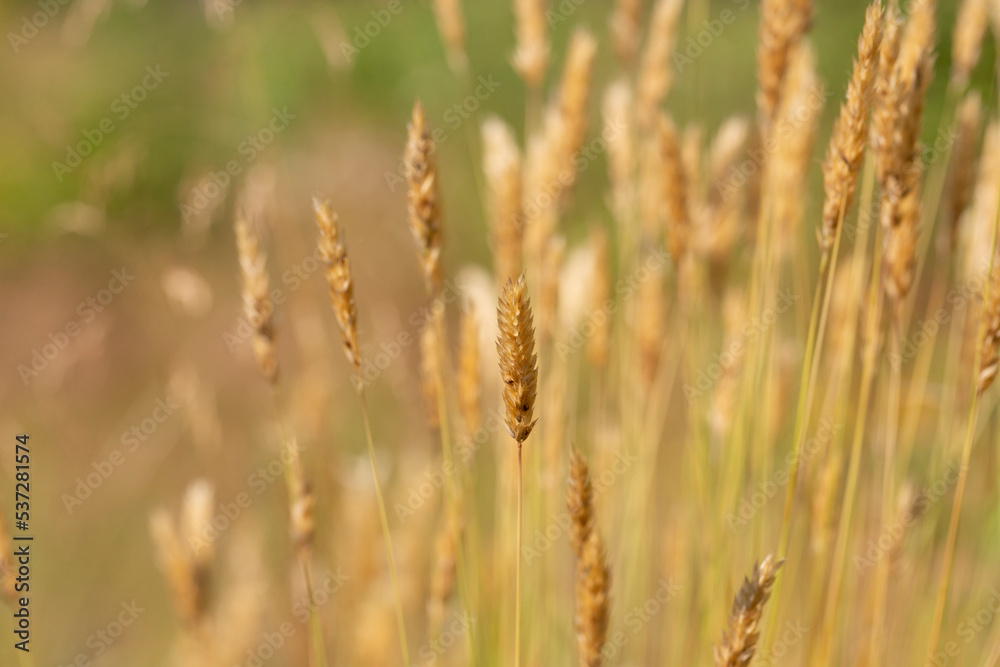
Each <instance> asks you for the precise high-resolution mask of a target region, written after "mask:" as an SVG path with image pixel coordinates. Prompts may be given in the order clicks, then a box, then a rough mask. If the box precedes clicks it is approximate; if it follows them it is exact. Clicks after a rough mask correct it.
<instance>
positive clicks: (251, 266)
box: [235, 211, 278, 384]
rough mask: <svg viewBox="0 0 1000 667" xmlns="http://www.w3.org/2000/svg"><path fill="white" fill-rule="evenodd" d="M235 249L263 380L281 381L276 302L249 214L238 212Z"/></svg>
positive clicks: (264, 256) (244, 309)
mask: <svg viewBox="0 0 1000 667" xmlns="http://www.w3.org/2000/svg"><path fill="white" fill-rule="evenodd" d="M235 227H236V250H237V254H238V255H239V260H240V274H241V276H242V278H243V311H244V314H245V315H246V318H247V319H248V320H249V321H250V324H251V326H253V328H254V337H253V351H254V357H256V359H257V366H258V367H259V368H260V372H261V374H262V375H263V376H264V379H265V380H267V381H268V382H269V383H270V384H274V383H276V382H277V381H278V354H277V351H276V346H275V340H274V339H275V330H274V304H273V303H272V302H271V295H270V288H269V279H268V275H267V256H266V255H264V253H263V252H261V249H260V241H259V240H258V238H257V233H256V232H255V231H254V230H253V228H252V226H251V223H250V222H249V220H247V217H246V214H245V213H244V212H243V211H239V212H238V213H237V214H236V224H235Z"/></svg>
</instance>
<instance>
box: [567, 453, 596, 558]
mask: <svg viewBox="0 0 1000 667" xmlns="http://www.w3.org/2000/svg"><path fill="white" fill-rule="evenodd" d="M566 508H567V509H568V510H569V517H570V522H571V523H570V533H569V544H570V547H572V549H573V553H574V554H575V555H576V557H577V558H583V549H584V546H585V545H586V542H587V537H588V536H589V535H590V533H591V531H592V530H593V527H594V490H593V486H592V485H591V482H590V470H589V468H588V466H587V461H586V460H585V459H584V458H583V455H582V454H581V453H580V450H578V449H577V448H576V447H575V446H571V447H570V450H569V493H568V494H567V496H566Z"/></svg>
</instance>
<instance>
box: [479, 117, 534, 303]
mask: <svg viewBox="0 0 1000 667" xmlns="http://www.w3.org/2000/svg"><path fill="white" fill-rule="evenodd" d="M482 134H483V171H484V173H485V174H486V181H487V183H488V185H489V200H490V216H491V222H492V235H493V256H494V262H495V264H496V274H497V278H498V279H499V282H500V284H503V283H504V282H505V281H506V280H507V279H508V278H513V277H515V276H517V275H520V273H521V241H522V235H523V231H524V219H523V216H522V212H521V152H520V150H519V149H518V147H517V141H516V140H515V139H514V133H513V131H512V130H511V129H510V127H509V126H508V125H507V124H506V123H504V122H503V121H502V120H500V119H499V118H496V117H490V118H487V119H486V121H485V122H484V123H483V127H482Z"/></svg>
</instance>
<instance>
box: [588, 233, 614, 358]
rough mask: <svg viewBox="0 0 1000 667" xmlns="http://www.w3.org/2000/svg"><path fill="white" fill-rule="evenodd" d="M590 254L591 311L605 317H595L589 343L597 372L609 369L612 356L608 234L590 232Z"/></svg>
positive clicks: (590, 353)
mask: <svg viewBox="0 0 1000 667" xmlns="http://www.w3.org/2000/svg"><path fill="white" fill-rule="evenodd" d="M590 252H591V254H592V256H593V258H594V271H593V274H592V276H593V277H592V281H591V286H590V309H591V312H592V313H594V314H597V313H600V314H602V315H603V316H602V317H595V318H594V329H593V332H592V333H591V334H590V338H589V339H588V340H587V359H588V360H589V361H590V363H592V364H593V365H594V367H595V368H597V369H604V368H607V365H608V358H609V356H610V355H611V313H610V308H609V307H608V304H609V303H610V299H611V267H610V266H609V260H610V257H609V254H608V253H609V249H608V233H607V232H606V231H605V230H604V227H600V226H595V227H594V228H593V229H592V230H591V232H590Z"/></svg>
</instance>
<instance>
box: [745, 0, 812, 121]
mask: <svg viewBox="0 0 1000 667" xmlns="http://www.w3.org/2000/svg"><path fill="white" fill-rule="evenodd" d="M812 14H813V7H812V2H811V0H763V1H762V2H761V6H760V31H759V32H760V34H759V41H758V46H757V78H758V85H759V89H758V92H757V108H758V110H759V113H760V120H761V128H762V129H763V130H764V134H765V136H766V135H767V134H768V132H769V130H770V126H771V124H772V123H773V122H774V119H775V114H776V113H777V111H778V106H779V104H780V103H781V93H782V89H783V87H784V81H785V74H786V72H787V71H788V63H789V61H790V59H791V54H792V53H793V51H794V50H795V48H796V47H797V46H798V44H799V42H800V40H801V39H802V37H803V36H804V35H805V33H806V32H807V31H808V30H809V27H810V24H811V23H812Z"/></svg>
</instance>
